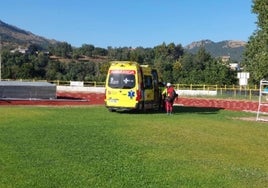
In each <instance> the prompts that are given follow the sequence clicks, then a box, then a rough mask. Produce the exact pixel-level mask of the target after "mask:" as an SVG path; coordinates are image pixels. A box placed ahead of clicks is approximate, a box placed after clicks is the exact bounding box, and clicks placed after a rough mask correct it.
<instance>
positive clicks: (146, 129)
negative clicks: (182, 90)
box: [0, 106, 268, 187]
mask: <svg viewBox="0 0 268 188" xmlns="http://www.w3.org/2000/svg"><path fill="white" fill-rule="evenodd" d="M0 114H1V115H0V116H1V121H0V151H1V155H0V187H254V186H255V187H265V186H266V185H267V184H268V165H267V164H268V161H267V159H268V147H267V145H268V125H267V124H266V123H261V122H254V121H243V120H239V119H238V118H239V117H249V116H255V115H254V114H249V113H244V112H232V111H225V110H221V109H213V108H192V107H175V114H173V115H170V116H168V115H166V114H165V113H158V112H149V113H111V112H108V110H107V109H105V108H104V107H14V106H12V107H7V106H6V107H1V108H0Z"/></svg>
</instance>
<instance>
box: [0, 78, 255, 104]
mask: <svg viewBox="0 0 268 188" xmlns="http://www.w3.org/2000/svg"><path fill="white" fill-rule="evenodd" d="M2 81H11V80H2ZM16 81H28V82H29V81H31V82H41V81H43V82H48V83H52V84H55V85H57V86H70V85H71V84H72V82H74V81H62V80H16ZM75 82H82V84H83V87H104V86H105V82H98V81H75ZM174 86H175V88H176V90H190V91H216V96H208V95H195V96H194V97H214V98H226V99H238V100H258V98H259V86H257V85H254V86H247V87H242V86H239V85H223V86H219V85H209V84H174ZM185 96H187V95H185ZM188 97H192V96H188Z"/></svg>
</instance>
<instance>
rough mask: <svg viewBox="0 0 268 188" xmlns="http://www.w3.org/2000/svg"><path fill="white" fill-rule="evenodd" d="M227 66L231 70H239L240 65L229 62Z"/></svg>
mask: <svg viewBox="0 0 268 188" xmlns="http://www.w3.org/2000/svg"><path fill="white" fill-rule="evenodd" d="M229 66H230V69H232V70H240V66H239V64H238V63H230V64H229Z"/></svg>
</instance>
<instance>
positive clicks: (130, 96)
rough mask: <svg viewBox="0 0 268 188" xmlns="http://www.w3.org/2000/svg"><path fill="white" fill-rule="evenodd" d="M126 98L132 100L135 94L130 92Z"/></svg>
mask: <svg viewBox="0 0 268 188" xmlns="http://www.w3.org/2000/svg"><path fill="white" fill-rule="evenodd" d="M127 96H128V97H129V98H131V99H132V98H133V97H135V92H134V91H132V90H130V91H129V92H128V95H127Z"/></svg>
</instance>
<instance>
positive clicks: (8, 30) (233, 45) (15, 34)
mask: <svg viewBox="0 0 268 188" xmlns="http://www.w3.org/2000/svg"><path fill="white" fill-rule="evenodd" d="M0 35H1V40H2V41H1V42H2V45H3V46H4V47H9V48H18V47H19V46H20V47H28V46H29V45H32V44H35V45H38V46H40V47H42V48H44V49H46V48H47V47H48V46H49V45H53V44H56V43H58V42H59V41H56V40H50V39H46V38H45V37H41V36H37V35H35V34H33V33H31V32H29V31H25V30H23V29H20V28H18V27H16V26H12V25H9V24H7V23H4V22H3V21H1V20H0ZM245 45H246V42H243V41H234V40H226V41H221V42H213V41H211V40H201V41H198V42H192V43H191V44H189V45H187V46H185V47H184V48H185V50H186V51H188V52H190V53H194V54H195V53H197V52H198V50H199V48H200V47H201V46H204V47H205V49H206V50H207V52H209V53H210V54H211V55H212V56H213V57H221V56H230V59H231V60H233V61H238V62H240V61H241V60H242V53H243V50H244V47H245Z"/></svg>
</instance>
